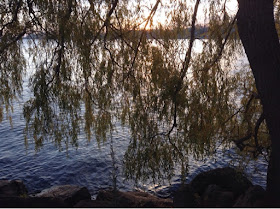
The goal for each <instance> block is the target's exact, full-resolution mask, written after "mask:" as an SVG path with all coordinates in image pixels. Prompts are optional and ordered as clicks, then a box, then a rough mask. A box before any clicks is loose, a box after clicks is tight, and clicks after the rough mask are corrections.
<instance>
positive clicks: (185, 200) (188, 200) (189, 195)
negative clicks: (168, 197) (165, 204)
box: [173, 184, 198, 208]
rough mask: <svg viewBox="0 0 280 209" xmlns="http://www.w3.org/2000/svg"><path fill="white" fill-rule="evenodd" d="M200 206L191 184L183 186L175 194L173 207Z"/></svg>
mask: <svg viewBox="0 0 280 209" xmlns="http://www.w3.org/2000/svg"><path fill="white" fill-rule="evenodd" d="M197 206H198V202H197V198H196V197H195V194H194V191H193V189H192V187H191V186H190V185H189V184H186V185H183V186H181V187H180V188H179V189H178V190H177V191H176V192H175V193H174V194H173V207H176V208H177V207H178V208H194V207H197Z"/></svg>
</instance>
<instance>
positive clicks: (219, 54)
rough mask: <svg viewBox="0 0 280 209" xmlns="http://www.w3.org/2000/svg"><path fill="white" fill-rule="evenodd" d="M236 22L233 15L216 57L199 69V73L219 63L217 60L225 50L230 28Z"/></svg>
mask: <svg viewBox="0 0 280 209" xmlns="http://www.w3.org/2000/svg"><path fill="white" fill-rule="evenodd" d="M236 20H237V14H236V15H235V17H234V18H233V20H232V22H231V24H230V25H229V28H228V32H227V34H226V37H225V39H224V41H223V43H222V46H221V48H220V50H219V52H218V53H217V55H216V57H215V58H214V59H213V60H212V61H211V62H208V63H207V64H206V65H205V67H204V68H202V69H201V71H207V70H209V69H210V68H211V67H213V66H214V65H215V63H217V62H218V61H219V59H220V58H221V57H222V55H223V51H224V48H225V45H226V43H227V41H228V39H229V36H230V34H231V31H232V28H233V26H234V24H235V22H236Z"/></svg>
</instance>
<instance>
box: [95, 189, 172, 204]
mask: <svg viewBox="0 0 280 209" xmlns="http://www.w3.org/2000/svg"><path fill="white" fill-rule="evenodd" d="M96 201H99V203H100V202H103V203H107V204H109V205H105V206H104V207H135V208H138V207H149V208H152V207H161V208H163V207H172V205H173V201H172V200H171V199H161V198H158V197H156V196H154V195H151V194H148V193H145V192H137V191H135V192H120V191H112V190H102V191H99V193H98V195H97V198H96Z"/></svg>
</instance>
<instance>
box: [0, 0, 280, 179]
mask: <svg viewBox="0 0 280 209" xmlns="http://www.w3.org/2000/svg"><path fill="white" fill-rule="evenodd" d="M229 3H230V2H229V1H227V0H209V1H207V3H205V2H204V1H200V0H196V1H194V0H193V1H192V0H191V1H181V0H172V1H171V0H170V1H169V0H166V1H163V0H162V1H160V0H157V1H138V0H135V1H128V0H112V1H109V0H104V1H95V0H93V1H86V0H80V1H79V0H59V1H52V0H47V1H40V0H15V1H8V0H2V1H1V5H0V11H1V12H0V19H1V21H0V53H1V54H0V59H1V62H0V120H3V118H4V117H8V118H9V117H10V116H11V114H12V111H13V101H15V100H16V99H17V98H18V96H20V95H21V93H22V83H23V76H24V75H25V73H27V72H26V69H27V66H26V61H25V58H24V56H23V50H27V51H28V53H29V56H30V57H31V58H32V60H33V64H34V65H35V68H34V72H33V73H32V74H31V76H30V80H29V87H30V89H31V91H32V95H31V97H30V99H29V100H28V101H27V102H26V103H25V105H24V111H23V112H24V118H25V120H26V128H25V135H26V138H25V141H26V144H28V142H29V141H30V140H31V141H32V140H33V141H34V142H35V144H36V149H40V147H42V145H43V143H44V141H46V140H51V141H53V142H54V143H55V144H56V145H57V147H58V148H59V149H63V148H66V149H67V147H68V145H73V146H78V136H79V133H80V131H81V130H83V131H85V133H86V134H87V137H88V140H90V139H91V138H93V137H95V138H96V140H97V141H98V142H102V141H104V140H106V138H107V137H108V134H109V133H110V132H112V131H113V130H114V128H115V125H116V122H117V121H121V123H122V125H123V126H128V127H129V128H130V134H131V141H130V144H129V147H128V149H127V151H126V154H125V157H124V163H125V175H126V177H127V178H132V179H134V180H135V181H138V180H147V179H148V178H152V179H153V180H154V181H159V180H162V179H166V178H167V179H170V178H171V177H172V175H173V174H174V169H175V168H176V167H178V166H180V167H181V172H182V179H184V178H185V177H186V175H187V172H188V170H187V169H188V158H189V156H194V157H195V158H197V159H201V158H204V157H207V156H209V155H212V154H213V153H214V151H215V149H216V146H217V144H219V143H222V144H223V146H224V147H225V148H226V147H230V146H232V143H235V144H236V145H237V147H238V148H239V149H240V150H241V151H244V153H246V154H247V155H251V156H252V157H257V156H258V155H260V154H266V155H268V154H269V153H270V140H269V133H268V130H267V126H266V123H265V121H264V115H263V112H262V106H261V103H260V96H259V95H258V91H257V89H256V87H255V80H254V78H253V75H252V74H251V70H250V67H249V66H248V65H242V66H241V65H239V67H237V66H236V65H235V63H236V60H237V59H238V58H239V57H240V56H243V53H244V52H243V48H242V45H241V42H240V40H239V36H238V33H237V31H238V30H237V26H236V19H237V16H236V15H235V14H232V13H231V12H230V10H229V8H228V7H229V5H228V4H229ZM278 10H279V2H278V1H275V11H276V12H275V14H279V12H277V11H278ZM163 14H164V15H163ZM278 17H279V15H276V20H278ZM160 18H166V20H165V22H164V23H157V22H156V20H158V19H160ZM278 23H279V21H276V27H279V24H278ZM178 37H184V38H185V39H178ZM24 48H25V49H24ZM31 58H30V59H31Z"/></svg>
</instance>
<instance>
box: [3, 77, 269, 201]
mask: <svg viewBox="0 0 280 209" xmlns="http://www.w3.org/2000/svg"><path fill="white" fill-rule="evenodd" d="M29 96H30V91H29V90H28V87H27V80H26V82H25V83H24V92H23V97H22V100H20V101H19V102H17V103H15V104H14V112H13V115H12V119H13V127H11V125H10V122H9V120H8V119H4V120H3V122H2V123H0V179H22V180H23V181H24V183H25V184H26V186H27V189H28V191H29V192H30V193H35V192H38V191H41V190H42V189H45V188H48V187H51V186H54V185H62V184H76V185H81V186H86V187H87V188H88V189H89V191H90V193H91V195H92V196H93V197H94V196H96V194H97V192H98V191H99V190H100V189H104V188H108V187H110V186H112V160H111V156H110V153H111V150H110V140H108V142H104V143H101V144H100V145H98V144H97V142H96V141H95V140H94V139H93V140H91V141H90V142H88V140H87V139H86V137H85V136H84V135H83V134H81V135H80V137H79V147H78V149H76V148H75V147H71V146H69V149H68V153H66V151H61V152H60V151H58V149H57V148H56V147H55V145H54V144H53V143H51V142H45V143H44V145H43V147H42V149H41V150H40V151H39V152H37V153H36V152H35V150H34V144H32V143H30V144H29V146H28V147H26V146H25V144H24V135H23V129H24V127H25V121H24V119H23V116H22V107H23V101H24V100H26V99H27V98H28V97H29ZM129 139H130V138H129V130H128V129H127V128H122V127H121V126H118V125H117V130H116V132H115V133H114V134H113V143H114V151H115V155H116V161H117V167H118V182H117V185H118V188H119V189H121V190H124V191H127V190H133V189H136V188H139V189H141V190H145V191H149V192H151V193H156V194H158V195H159V196H168V195H169V193H170V192H172V191H173V190H175V189H176V188H177V187H178V185H179V184H180V175H179V173H180V172H179V169H178V170H177V171H176V175H175V176H174V178H173V179H172V182H171V185H169V183H168V182H166V184H165V185H154V184H153V183H139V184H138V185H135V184H134V183H133V182H130V181H125V182H124V177H123V176H122V174H121V173H122V158H123V155H124V153H125V151H126V147H127V146H128V143H129ZM237 158H238V156H237V155H236V154H235V150H234V149H233V148H232V149H230V150H227V151H225V152H223V151H222V149H218V150H217V153H216V154H215V156H214V157H213V158H208V159H206V160H205V161H197V160H194V159H192V158H191V157H190V162H189V164H190V167H189V175H188V178H187V181H188V182H189V181H190V180H191V179H193V178H194V177H195V176H196V175H197V174H198V173H200V172H202V171H206V170H210V169H213V168H218V167H225V166H238V164H239V163H238V160H236V159H237ZM241 162H242V160H241ZM266 167H267V162H266V161H265V160H264V159H262V158H260V159H259V160H257V161H251V162H249V164H248V165H247V166H246V169H245V173H246V174H247V175H248V177H249V179H251V180H252V182H253V183H254V184H259V185H261V186H263V187H265V186H266Z"/></svg>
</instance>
